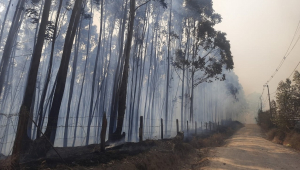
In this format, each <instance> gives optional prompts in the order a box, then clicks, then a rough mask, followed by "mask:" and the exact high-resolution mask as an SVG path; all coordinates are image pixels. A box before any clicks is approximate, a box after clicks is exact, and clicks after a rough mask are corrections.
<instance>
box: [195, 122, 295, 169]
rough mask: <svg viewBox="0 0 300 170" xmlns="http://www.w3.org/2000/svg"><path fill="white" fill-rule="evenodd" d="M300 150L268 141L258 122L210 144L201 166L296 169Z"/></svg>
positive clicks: (206, 167) (212, 167)
mask: <svg viewBox="0 0 300 170" xmlns="http://www.w3.org/2000/svg"><path fill="white" fill-rule="evenodd" d="M299 158H300V153H299V152H298V151H296V150H294V149H292V148H289V147H286V146H283V145H278V144H275V143H272V142H271V141H268V140H267V139H266V135H265V134H264V133H262V131H261V128H260V127H259V126H258V125H246V126H245V127H243V128H241V129H240V130H238V131H237V132H236V133H235V134H234V135H233V136H232V137H231V138H230V139H228V140H226V144H225V145H224V146H222V147H216V148H211V149H210V150H209V156H208V157H207V158H204V160H206V162H207V165H206V166H204V167H202V168H201V169H230V170H231V169H235V170H240V169H241V170H242V169H243V170H246V169H247V170H248V169H249V170H253V169H280V170H282V169H286V170H293V169H295V170H296V169H300V161H299V160H300V159H299Z"/></svg>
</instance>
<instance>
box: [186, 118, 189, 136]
mask: <svg viewBox="0 0 300 170" xmlns="http://www.w3.org/2000/svg"><path fill="white" fill-rule="evenodd" d="M186 133H187V135H188V134H189V121H186Z"/></svg>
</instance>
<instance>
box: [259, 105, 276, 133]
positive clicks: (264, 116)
mask: <svg viewBox="0 0 300 170" xmlns="http://www.w3.org/2000/svg"><path fill="white" fill-rule="evenodd" d="M255 119H256V122H257V124H258V125H259V126H260V127H261V128H262V129H264V130H269V129H271V128H272V127H273V126H274V125H273V123H272V120H271V119H272V116H271V114H270V112H269V111H266V112H263V111H261V110H259V111H258V115H257V118H255Z"/></svg>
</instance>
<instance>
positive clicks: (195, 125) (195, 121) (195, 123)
mask: <svg viewBox="0 0 300 170" xmlns="http://www.w3.org/2000/svg"><path fill="white" fill-rule="evenodd" d="M195 135H197V122H196V121H195Z"/></svg>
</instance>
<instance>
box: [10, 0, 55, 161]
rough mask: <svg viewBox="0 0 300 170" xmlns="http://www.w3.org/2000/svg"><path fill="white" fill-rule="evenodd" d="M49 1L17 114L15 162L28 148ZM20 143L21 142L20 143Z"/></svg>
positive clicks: (45, 5)
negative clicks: (29, 128)
mask: <svg viewBox="0 0 300 170" xmlns="http://www.w3.org/2000/svg"><path fill="white" fill-rule="evenodd" d="M50 7H51V1H50V0H49V1H46V2H45V4H44V10H43V14H42V20H41V24H40V29H39V33H38V38H37V43H36V44H35V48H34V51H33V54H32V59H31V63H30V68H29V74H28V78H27V84H26V88H25V95H24V98H23V102H22V105H21V108H20V113H19V121H18V128H17V133H16V138H15V142H14V146H13V155H14V156H15V158H16V161H19V158H20V154H22V153H24V151H25V150H26V149H27V148H28V145H29V141H30V139H29V137H28V135H27V131H26V129H27V124H28V122H29V121H30V122H31V120H29V119H30V116H29V115H30V111H32V110H33V108H31V107H32V106H33V105H32V101H33V97H34V94H35V93H34V91H35V86H36V81H37V73H38V69H39V64H40V59H41V55H42V50H43V45H44V40H45V33H46V27H47V24H48V17H49V13H50ZM21 141H22V142H21Z"/></svg>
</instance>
